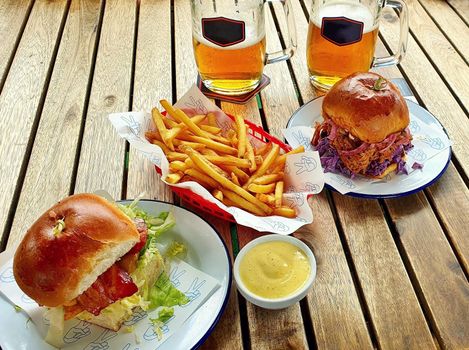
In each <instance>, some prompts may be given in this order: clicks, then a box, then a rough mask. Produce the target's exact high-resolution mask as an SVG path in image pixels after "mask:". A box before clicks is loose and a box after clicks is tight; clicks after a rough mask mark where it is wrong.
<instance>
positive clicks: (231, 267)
mask: <svg viewBox="0 0 469 350" xmlns="http://www.w3.org/2000/svg"><path fill="white" fill-rule="evenodd" d="M132 201H133V199H125V200H119V201H117V203H120V202H132ZM139 202H156V203H164V204H170V205H173V206H175V207H178V208H181V209H183V210H186V211H188V212H190V213H192V214H194V215H196V216H198V217H199V218H200V219H202V220H203V221H204V222H206V223H207V224H208V225H209V226H210V227H211V228H212V229H213V230H214V231H215V232H216V233H217V235H218V239H219V240H220V241H221V244H222V245H223V248H225V254H226V257H227V260H228V286H227V288H226V294H225V299H224V300H223V304H222V306H221V308H220V311H219V312H218V315H217V316H216V317H215V319H214V320H213V323H212V325H211V326H210V327H209V329H207V331H206V332H205V334H204V335H203V336H202V337H201V338H200V339H199V341H198V342H197V343H196V344H195V345H194V346H193V347H192V348H191V350H196V349H198V348H200V347H201V346H202V344H203V343H204V342H205V341H206V340H207V339H208V337H209V336H210V334H211V333H212V332H213V330H214V329H215V327H216V325H217V324H218V322H219V321H220V318H221V316H222V315H223V313H224V312H225V309H226V306H227V305H228V299H229V297H230V292H231V283H232V280H233V272H232V271H233V266H232V263H231V258H230V253H229V251H228V247H227V246H226V244H225V241H224V240H223V238H222V237H221V236H220V232H218V230H217V229H216V228H215V227H214V226H213V225H212V224H211V223H210V222H208V221H207V220H205V219H204V218H203V217H202V216H200V215H199V214H197V213H196V212H194V211H193V210H190V209H187V208H184V207H182V206H180V205H178V204H174V203H169V202H165V201H160V200H157V199H141V200H139Z"/></svg>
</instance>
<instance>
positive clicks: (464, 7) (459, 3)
mask: <svg viewBox="0 0 469 350" xmlns="http://www.w3.org/2000/svg"><path fill="white" fill-rule="evenodd" d="M448 4H450V5H451V7H452V8H453V9H455V10H456V12H457V13H458V15H459V16H461V18H462V19H463V20H464V21H465V22H466V24H468V23H469V2H467V1H466V0H448Z"/></svg>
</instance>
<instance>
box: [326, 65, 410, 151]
mask: <svg viewBox="0 0 469 350" xmlns="http://www.w3.org/2000/svg"><path fill="white" fill-rule="evenodd" d="M378 79H380V80H379V81H378ZM322 112H323V117H324V118H325V119H327V118H330V119H331V120H332V121H333V122H334V123H335V124H336V125H338V126H339V127H341V128H343V129H346V130H348V131H349V132H350V133H351V134H352V135H353V136H355V137H358V138H359V139H360V140H362V141H364V142H367V143H377V142H381V141H383V140H384V139H385V138H386V137H387V136H389V135H391V134H393V133H396V132H399V131H402V130H404V129H405V128H406V127H407V126H408V125H409V121H410V120H409V109H408V108H407V104H406V102H405V100H404V98H403V97H402V95H401V93H400V92H399V90H398V89H397V87H396V86H395V85H394V84H393V83H391V82H390V81H388V80H386V79H385V78H383V77H381V76H380V75H379V74H376V73H372V72H366V73H354V74H351V75H349V76H348V77H345V78H343V79H342V80H339V81H338V82H337V83H336V84H335V85H334V86H333V87H332V88H331V89H330V91H329V92H328V93H327V94H326V96H325V98H324V101H323V105H322Z"/></svg>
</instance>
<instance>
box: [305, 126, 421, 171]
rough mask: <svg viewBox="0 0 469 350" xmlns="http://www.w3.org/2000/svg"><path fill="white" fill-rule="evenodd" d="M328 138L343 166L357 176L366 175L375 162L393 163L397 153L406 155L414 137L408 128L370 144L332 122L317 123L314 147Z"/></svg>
mask: <svg viewBox="0 0 469 350" xmlns="http://www.w3.org/2000/svg"><path fill="white" fill-rule="evenodd" d="M325 137H327V138H328V139H329V143H330V144H331V146H332V147H334V148H335V149H336V150H337V152H338V154H339V158H340V160H341V161H342V162H343V164H344V165H345V166H346V167H347V168H348V169H349V170H350V171H351V172H352V173H355V174H365V175H366V171H367V170H368V168H369V166H370V164H371V163H372V162H373V161H376V162H378V163H383V162H385V161H388V162H391V161H392V159H393V157H394V156H395V155H396V152H399V150H401V153H402V154H400V156H403V155H404V147H406V146H407V145H409V144H410V142H411V140H412V136H411V135H410V132H409V129H408V128H406V129H405V130H402V131H400V132H398V133H395V134H391V135H388V136H387V137H386V139H384V140H383V141H381V142H378V143H372V144H368V143H365V142H363V141H361V140H359V139H358V138H356V137H354V136H353V135H352V134H350V133H349V132H348V131H347V130H345V129H343V128H340V127H338V126H337V125H335V124H334V122H332V120H330V119H329V120H326V121H325V122H323V123H322V124H319V123H317V125H316V130H315V134H314V136H313V141H312V143H313V145H314V146H317V145H318V143H319V141H320V139H322V138H325Z"/></svg>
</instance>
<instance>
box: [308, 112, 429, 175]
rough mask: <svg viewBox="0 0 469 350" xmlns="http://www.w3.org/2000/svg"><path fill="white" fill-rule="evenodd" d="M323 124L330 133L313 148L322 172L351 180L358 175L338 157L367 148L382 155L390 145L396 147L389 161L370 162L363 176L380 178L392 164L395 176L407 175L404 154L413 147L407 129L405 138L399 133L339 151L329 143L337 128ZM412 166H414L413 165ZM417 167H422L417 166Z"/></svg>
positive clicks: (333, 137)
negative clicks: (377, 141) (319, 161)
mask: <svg viewBox="0 0 469 350" xmlns="http://www.w3.org/2000/svg"><path fill="white" fill-rule="evenodd" d="M324 123H325V124H329V125H328V126H330V128H328V129H329V130H330V132H329V133H328V135H324V136H323V135H320V136H319V141H318V144H317V145H316V146H315V147H316V150H317V151H318V152H319V155H320V158H321V165H322V167H323V169H324V172H333V173H340V174H343V175H345V176H347V177H349V178H352V179H353V178H354V177H356V176H357V175H358V174H356V173H354V172H352V171H351V170H350V169H349V168H347V167H346V166H345V164H344V163H343V162H342V160H341V159H340V155H344V156H353V155H355V154H359V153H361V152H363V151H364V150H366V149H367V148H368V147H376V148H377V149H378V150H379V151H378V152H379V153H384V152H385V151H387V150H388V149H389V148H390V147H391V146H392V145H398V147H397V148H396V150H395V151H394V153H393V155H392V156H391V159H386V160H384V161H383V162H379V161H378V160H373V161H371V162H370V164H369V166H368V168H367V169H366V171H365V173H364V175H366V176H374V177H376V176H380V175H381V174H383V173H384V171H385V170H386V169H387V168H388V167H389V165H391V164H393V163H396V164H397V169H396V173H397V174H407V173H408V172H407V169H406V167H405V164H406V162H405V160H404V159H403V157H404V155H405V152H407V151H409V150H410V149H411V148H412V147H413V145H412V143H411V136H410V131H409V129H408V128H406V129H405V136H404V137H401V138H399V139H398V134H399V133H394V134H391V135H389V136H388V137H386V138H385V139H384V140H383V141H381V142H379V143H375V144H369V143H366V142H363V143H362V144H361V145H360V146H358V147H357V148H355V149H353V150H348V151H339V150H337V149H336V148H334V147H333V146H332V145H331V143H330V142H331V141H333V140H334V139H335V138H336V137H337V130H338V126H337V125H336V124H335V123H334V122H332V121H331V120H326V121H325V122H324ZM317 127H319V126H317ZM413 166H415V164H414V165H413ZM417 166H422V165H421V164H418V165H417ZM419 169H421V167H419Z"/></svg>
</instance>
